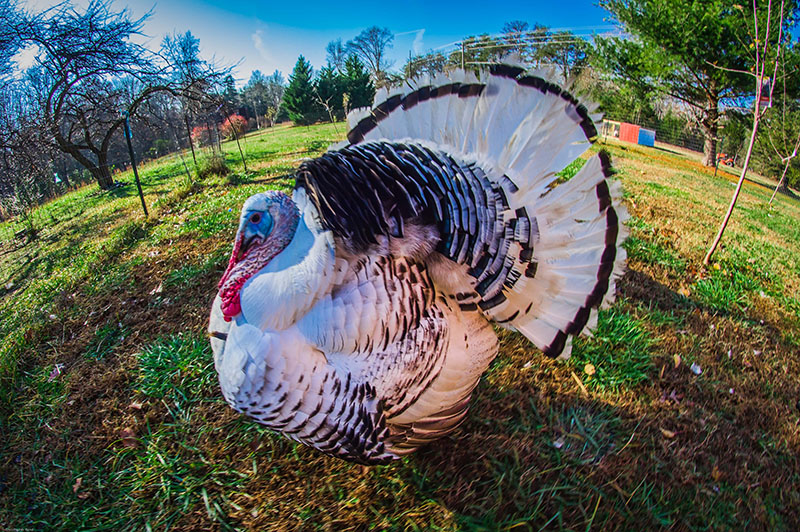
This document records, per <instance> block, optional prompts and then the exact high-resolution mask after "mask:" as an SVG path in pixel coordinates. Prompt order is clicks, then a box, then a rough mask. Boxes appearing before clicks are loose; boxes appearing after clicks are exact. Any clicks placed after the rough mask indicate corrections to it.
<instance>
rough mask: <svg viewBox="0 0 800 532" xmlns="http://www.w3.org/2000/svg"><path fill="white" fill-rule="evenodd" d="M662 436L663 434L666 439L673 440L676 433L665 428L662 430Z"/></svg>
mask: <svg viewBox="0 0 800 532" xmlns="http://www.w3.org/2000/svg"><path fill="white" fill-rule="evenodd" d="M661 434H663V435H664V437H665V438H669V439H672V438H674V437H675V433H674V432H672V431H671V430H667V429H665V428H661Z"/></svg>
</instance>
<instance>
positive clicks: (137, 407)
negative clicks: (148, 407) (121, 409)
mask: <svg viewBox="0 0 800 532" xmlns="http://www.w3.org/2000/svg"><path fill="white" fill-rule="evenodd" d="M128 408H130V409H131V410H141V409H142V403H140V402H138V401H133V402H132V403H131V404H129V405H128Z"/></svg>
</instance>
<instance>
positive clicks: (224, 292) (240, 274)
mask: <svg viewBox="0 0 800 532" xmlns="http://www.w3.org/2000/svg"><path fill="white" fill-rule="evenodd" d="M299 220H300V211H299V210H298V209H297V206H296V205H295V204H294V202H293V201H292V199H291V198H290V197H289V196H287V195H286V194H284V193H283V192H276V191H268V192H262V193H260V194H256V195H254V196H250V197H249V198H248V199H247V201H245V203H244V207H242V216H241V218H240V220H239V230H238V231H237V232H236V241H235V242H234V243H233V253H232V254H231V260H230V262H229V263H228V268H227V269H226V270H225V273H224V274H223V276H222V280H220V282H219V296H220V298H221V299H222V305H221V307H222V314H223V317H224V319H225V321H231V319H233V318H234V317H235V316H236V315H238V314H239V313H240V312H241V311H242V304H241V300H240V292H241V290H242V286H244V284H245V283H246V282H247V280H248V279H250V278H251V277H252V276H253V275H255V274H256V273H258V271H259V270H261V269H262V268H264V267H265V266H266V265H267V264H269V262H270V261H271V260H272V259H273V258H274V257H275V256H276V255H278V254H279V253H280V252H281V251H283V250H284V249H285V248H286V246H287V245H289V242H291V241H292V238H293V237H294V233H295V231H296V230H297V224H298V222H299Z"/></svg>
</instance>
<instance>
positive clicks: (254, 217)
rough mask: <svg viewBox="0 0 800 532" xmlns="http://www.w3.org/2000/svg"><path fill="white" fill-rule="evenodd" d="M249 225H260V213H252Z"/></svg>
mask: <svg viewBox="0 0 800 532" xmlns="http://www.w3.org/2000/svg"><path fill="white" fill-rule="evenodd" d="M250 223H254V224H256V225H258V224H260V223H261V213H260V212H254V213H253V214H252V215H251V216H250Z"/></svg>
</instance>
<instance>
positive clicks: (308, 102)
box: [283, 55, 318, 125]
mask: <svg viewBox="0 0 800 532" xmlns="http://www.w3.org/2000/svg"><path fill="white" fill-rule="evenodd" d="M312 75H313V68H311V63H309V62H308V61H306V58H305V57H303V56H302V55H301V56H300V57H299V58H298V59H297V63H296V64H295V65H294V70H292V75H291V76H289V86H288V87H286V91H285V92H284V94H283V106H284V108H285V109H286V112H287V113H288V114H289V118H290V119H291V120H292V122H294V123H295V124H299V125H307V124H310V123H311V122H313V121H314V119H315V118H316V116H317V110H318V106H317V100H316V95H315V94H314V85H313V83H312Z"/></svg>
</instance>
